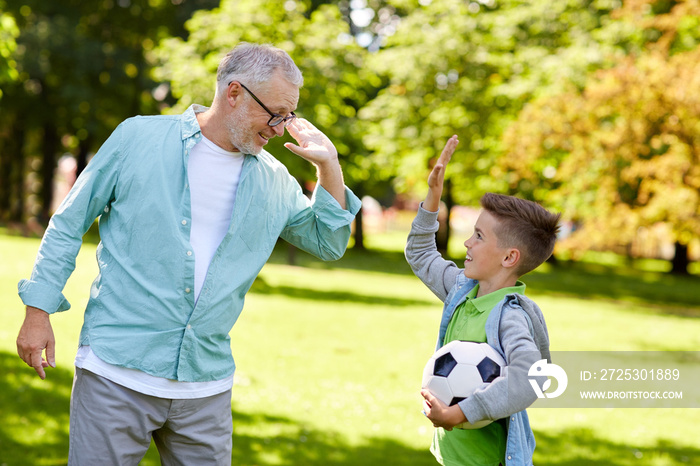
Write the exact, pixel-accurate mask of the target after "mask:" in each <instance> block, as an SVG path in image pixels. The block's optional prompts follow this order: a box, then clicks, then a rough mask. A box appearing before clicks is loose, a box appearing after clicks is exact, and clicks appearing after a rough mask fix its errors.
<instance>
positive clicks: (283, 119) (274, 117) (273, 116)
mask: <svg viewBox="0 0 700 466" xmlns="http://www.w3.org/2000/svg"><path fill="white" fill-rule="evenodd" d="M232 82H233V81H231V82H230V83H228V85H229V86H230V85H231V83H232ZM238 84H240V85H241V87H242V88H243V89H245V90H246V91H248V94H250V96H251V97H252V98H253V99H255V101H256V102H257V103H259V104H260V106H261V107H262V108H263V109H264V110H265V111H266V112H267V113H268V114H269V115H270V119H269V120H268V121H267V124H268V126H277V125H279V124H280V123H284V126H285V127H286V126H287V125H288V124H289V123H290V122H291V121H292V120H293V119H295V118H296V117H297V116H296V115H295V114H294V112H289V116H283V115H280V114H279V113H272V112H271V111H270V110H269V109H268V108H267V107H266V106H265V104H264V103H262V102H260V99H258V98H257V97H256V96H255V94H253V92H252V91H251V90H250V89H248V88H247V87H245V86H244V85H243V83H241V82H239V83H238Z"/></svg>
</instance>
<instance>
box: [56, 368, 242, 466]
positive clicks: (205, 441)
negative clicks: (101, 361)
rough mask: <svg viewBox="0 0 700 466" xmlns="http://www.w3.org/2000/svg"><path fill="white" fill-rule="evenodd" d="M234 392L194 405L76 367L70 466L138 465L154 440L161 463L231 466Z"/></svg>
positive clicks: (194, 403) (193, 400) (207, 398)
mask: <svg viewBox="0 0 700 466" xmlns="http://www.w3.org/2000/svg"><path fill="white" fill-rule="evenodd" d="M232 434H233V425H232V419H231V390H228V391H226V392H224V393H221V394H218V395H214V396H210V397H206V398H196V399H192V400H170V399H165V398H157V397H154V396H149V395H144V394H142V393H139V392H136V391H133V390H130V389H128V388H126V387H123V386H121V385H118V384H116V383H114V382H111V381H110V380H107V379H105V378H104V377H100V376H99V375H96V374H93V373H92V372H90V371H86V370H83V369H79V368H76V369H75V378H74V380H73V392H72V393H71V401H70V447H69V452H68V464H69V465H70V466H83V465H85V466H87V465H90V466H93V465H96V464H109V465H120V466H121V465H137V464H138V463H139V461H141V459H142V458H143V456H144V455H145V454H146V451H147V450H148V448H149V446H150V444H151V438H153V440H154V442H155V444H156V446H157V447H158V452H159V453H160V458H161V462H162V464H163V465H164V466H166V465H167V466H170V465H230V464H231V448H232V439H231V437H232Z"/></svg>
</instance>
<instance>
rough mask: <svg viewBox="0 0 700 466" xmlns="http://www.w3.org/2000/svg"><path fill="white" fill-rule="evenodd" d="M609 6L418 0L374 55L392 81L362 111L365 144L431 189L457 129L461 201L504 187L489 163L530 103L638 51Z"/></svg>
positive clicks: (406, 181) (411, 185)
mask: <svg viewBox="0 0 700 466" xmlns="http://www.w3.org/2000/svg"><path fill="white" fill-rule="evenodd" d="M427 3H430V2H427ZM612 8H613V5H612V4H606V2H596V3H592V2H588V1H576V0H571V1H567V2H554V3H552V2H550V1H544V0H541V1H533V2H520V1H505V2H479V3H476V2H472V3H469V2H462V1H458V0H452V1H441V2H432V3H430V4H429V5H427V6H414V9H413V10H411V11H410V14H409V15H408V16H407V17H405V18H404V19H403V21H402V22H401V24H400V26H399V28H398V30H397V32H396V34H395V35H393V36H392V37H390V38H389V39H388V41H387V43H386V46H385V47H384V48H383V49H382V50H380V51H379V52H378V53H376V54H375V55H374V56H373V57H372V61H371V62H370V65H371V66H372V67H373V68H374V69H376V70H377V71H378V72H379V73H381V74H382V75H383V76H386V77H387V79H388V80H389V82H390V85H389V86H388V87H387V88H385V89H383V90H382V91H381V92H380V94H379V96H378V97H377V98H376V99H374V100H373V101H372V102H371V103H370V104H369V105H368V106H367V107H366V108H364V109H363V110H362V112H361V113H360V117H361V118H362V119H363V120H366V121H367V122H368V125H367V131H366V135H365V137H364V139H365V142H366V144H367V146H368V147H369V148H371V149H372V150H374V151H375V152H376V155H375V156H376V157H377V158H378V159H380V160H381V161H382V162H383V163H385V164H392V165H393V166H394V167H395V170H396V173H397V177H398V179H397V181H398V183H399V185H400V188H401V189H402V190H404V191H409V192H410V191H415V190H416V189H418V190H422V189H425V188H424V185H425V183H424V180H425V178H426V177H427V171H428V166H429V162H428V160H429V159H430V158H432V157H434V156H435V155H436V154H439V151H440V150H441V148H442V146H443V145H444V143H445V141H446V139H447V138H448V137H449V136H450V135H452V134H457V135H458V136H459V137H460V145H459V146H458V148H457V152H456V155H455V157H454V158H453V162H451V168H450V171H451V172H452V173H453V175H452V178H453V181H454V186H455V197H456V199H457V201H458V202H460V203H469V202H474V201H475V200H476V199H478V198H479V197H480V195H481V194H482V193H483V192H484V191H487V190H499V189H503V188H504V187H505V185H504V183H503V180H499V179H494V178H493V177H491V176H489V174H488V170H489V167H490V166H491V165H492V164H493V163H494V162H495V160H496V159H497V158H498V157H499V156H500V153H501V148H500V138H501V134H502V132H503V130H504V129H505V127H506V125H507V123H508V122H509V121H512V120H513V119H514V118H515V117H516V116H517V113H518V112H519V111H520V109H521V108H522V107H523V105H524V104H525V103H526V102H528V101H530V100H531V99H533V98H535V97H537V96H539V95H543V94H550V93H553V92H556V91H558V90H560V89H562V86H566V85H567V83H574V84H575V85H577V86H583V85H584V82H585V76H586V75H587V73H588V72H589V71H591V70H593V69H595V68H599V67H604V66H607V65H608V64H609V63H611V62H612V61H613V60H614V59H615V58H616V57H618V56H620V55H621V54H622V53H623V52H624V51H626V50H633V49H634V47H635V46H634V43H635V42H634V37H633V36H634V34H633V31H632V30H631V29H630V28H626V27H623V26H621V25H617V26H616V27H615V28H613V29H612V30H610V31H608V30H607V28H606V27H607V25H608V23H609V22H610V18H609V13H610V11H611V9H612Z"/></svg>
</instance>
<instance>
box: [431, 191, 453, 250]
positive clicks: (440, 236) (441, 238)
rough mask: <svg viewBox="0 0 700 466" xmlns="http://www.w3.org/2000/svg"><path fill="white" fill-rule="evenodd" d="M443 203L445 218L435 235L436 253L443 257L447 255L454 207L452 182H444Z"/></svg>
mask: <svg viewBox="0 0 700 466" xmlns="http://www.w3.org/2000/svg"><path fill="white" fill-rule="evenodd" d="M443 201H445V208H446V209H445V210H446V217H445V222H444V224H443V223H442V222H440V229H439V230H438V232H437V233H436V234H435V243H436V245H437V249H438V251H440V253H442V254H443V255H444V254H447V249H448V245H449V243H450V234H451V227H450V217H451V216H452V208H453V207H454V198H453V197H452V182H451V181H450V180H449V179H447V180H445V194H444V196H443Z"/></svg>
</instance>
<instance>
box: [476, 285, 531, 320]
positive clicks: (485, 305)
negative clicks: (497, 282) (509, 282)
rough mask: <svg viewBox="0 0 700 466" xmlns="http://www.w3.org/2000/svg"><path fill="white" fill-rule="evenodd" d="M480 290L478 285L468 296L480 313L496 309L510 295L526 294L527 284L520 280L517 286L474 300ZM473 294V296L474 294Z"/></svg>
mask: <svg viewBox="0 0 700 466" xmlns="http://www.w3.org/2000/svg"><path fill="white" fill-rule="evenodd" d="M478 290H479V285H476V286H475V287H474V289H473V290H472V291H471V292H470V293H469V295H467V297H468V298H469V299H470V300H471V303H472V304H473V305H474V307H475V308H476V310H477V311H479V312H487V311H490V310H491V309H493V308H494V307H496V305H497V304H498V303H500V302H501V301H503V298H505V297H506V295H509V294H515V293H518V294H523V295H524V294H525V283H523V282H521V281H520V280H518V281H517V282H516V283H515V286H509V287H506V288H501V289H500V290H496V291H492V292H491V293H489V294H487V295H484V296H481V297H479V298H474V297H473V296H476V293H477V292H478ZM472 292H473V294H472Z"/></svg>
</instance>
